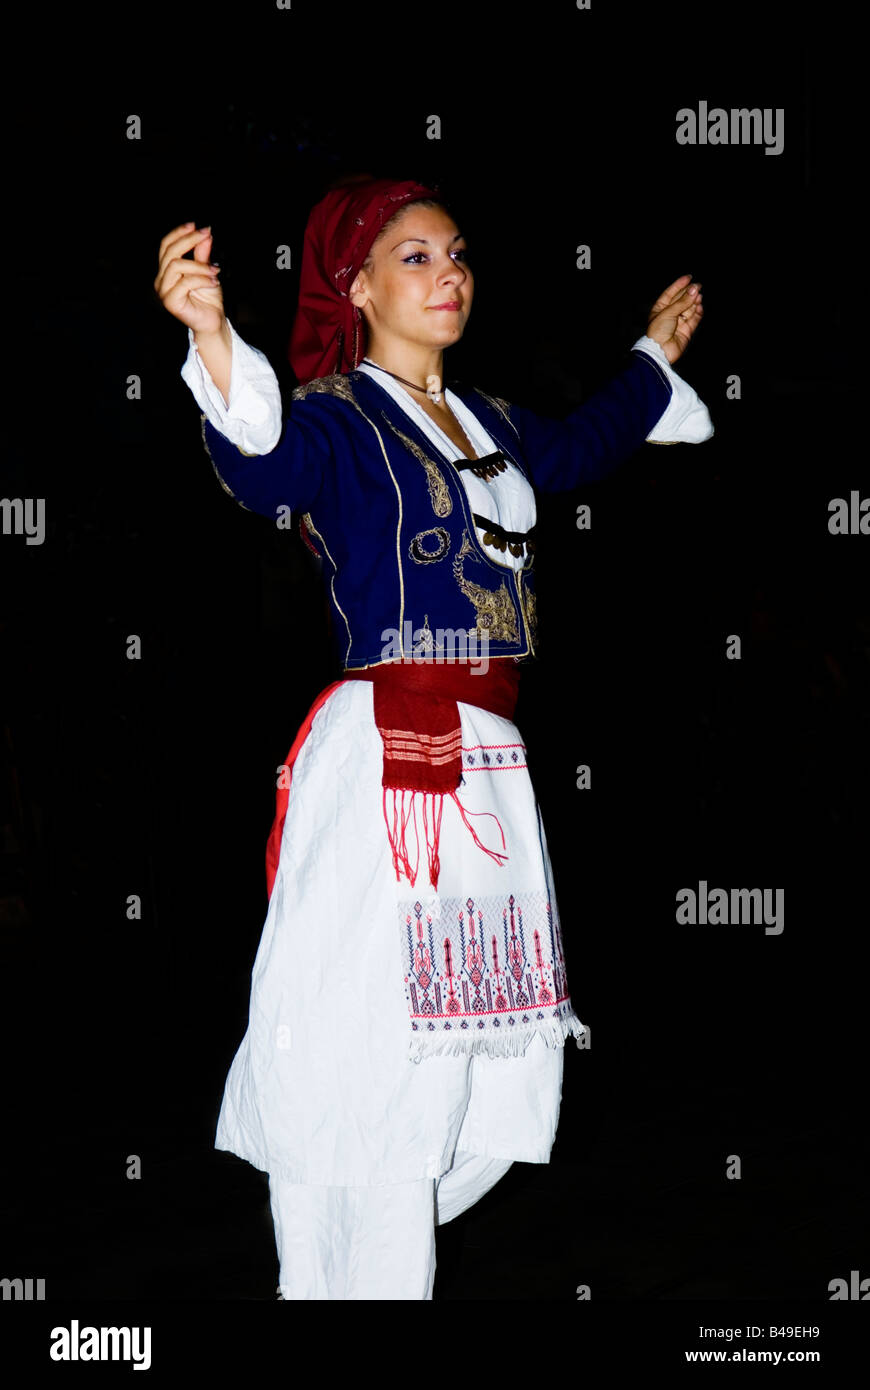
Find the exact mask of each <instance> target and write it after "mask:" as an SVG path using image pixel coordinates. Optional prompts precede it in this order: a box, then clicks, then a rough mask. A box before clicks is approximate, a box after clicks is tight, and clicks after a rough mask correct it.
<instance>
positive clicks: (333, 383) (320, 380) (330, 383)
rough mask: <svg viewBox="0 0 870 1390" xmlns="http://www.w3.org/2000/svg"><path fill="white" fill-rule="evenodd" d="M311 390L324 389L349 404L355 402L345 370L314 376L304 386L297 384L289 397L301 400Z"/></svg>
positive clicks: (354, 403)
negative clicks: (329, 374) (328, 374)
mask: <svg viewBox="0 0 870 1390" xmlns="http://www.w3.org/2000/svg"><path fill="white" fill-rule="evenodd" d="M313 391H325V392H326V393H327V394H328V395H330V396H339V397H340V398H341V400H343V401H348V402H349V404H350V405H356V404H357V402H356V398H355V396H354V394H353V390H352V388H351V384H350V382H349V381H348V379H347V373H346V372H333V373H332V375H331V376H316V377H315V378H314V380H313V381H308V382H306V383H305V385H304V386H297V387H296V389H295V391H293V392H292V394H291V397H290V399H291V400H293V401H302V400H304V399H305V397H306V396H310V395H311V393H312V392H313Z"/></svg>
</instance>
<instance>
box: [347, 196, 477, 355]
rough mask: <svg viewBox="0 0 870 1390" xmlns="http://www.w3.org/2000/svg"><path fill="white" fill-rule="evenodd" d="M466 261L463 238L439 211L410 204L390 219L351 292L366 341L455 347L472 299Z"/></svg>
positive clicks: (471, 282) (440, 209)
mask: <svg viewBox="0 0 870 1390" xmlns="http://www.w3.org/2000/svg"><path fill="white" fill-rule="evenodd" d="M466 257H467V248H466V243H465V237H464V236H462V235H461V234H460V232H459V228H458V227H457V226H456V223H455V222H454V221H453V219H452V217H451V216H450V214H449V213H447V212H445V210H444V209H443V208H426V207H420V206H418V205H417V204H415V203H411V204H409V206H408V207H406V208H403V209H402V211H401V212H399V213H397V214H396V215H395V216H394V217H391V218H390V220H389V222H388V223H387V224H386V226H385V228H384V231H383V234H382V235H381V237H380V238H379V239H378V241H377V243H376V244H375V245H374V246H373V248H372V251H371V259H372V262H373V266H372V268H371V270H370V271H366V270H361V271H360V272H359V274H358V275H357V277H356V279H355V280H354V282H353V285H352V286H351V288H350V301H351V303H352V304H355V305H356V306H357V307H358V308H359V309H361V310H362V312H363V315H364V317H365V320H366V324H367V328H368V334H369V341H371V340H372V339H373V338H374V339H376V340H379V341H381V342H387V341H390V340H393V341H394V340H396V339H403V340H405V341H408V342H412V343H415V344H418V345H420V346H421V347H429V348H445V347H449V346H450V344H451V343H455V342H458V341H459V339H460V338H461V337H462V333H463V330H464V328H465V325H466V323H467V322H468V315H469V314H470V312H471V300H472V296H473V294H474V277H473V275H472V273H471V270H470V269H469V266H468V264H467V259H466ZM442 305H449V306H451V307H448V308H442V307H441V306H442Z"/></svg>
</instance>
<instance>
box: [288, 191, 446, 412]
mask: <svg viewBox="0 0 870 1390" xmlns="http://www.w3.org/2000/svg"><path fill="white" fill-rule="evenodd" d="M438 197H439V189H438V187H437V186H435V187H432V188H429V187H428V186H427V185H426V184H423V183H415V182H413V180H406V181H405V182H401V183H397V182H396V181H395V180H393V179H367V180H365V181H363V182H359V183H355V184H353V185H352V186H350V187H347V186H346V187H344V188H334V189H332V190H331V191H330V192H329V193H327V195H326V197H325V198H321V200H320V202H319V203H317V204H316V205H315V207H314V208H312V211H311V214H310V216H309V218H308V223H307V225H306V228H305V241H304V244H303V247H302V273H301V279H300V285H299V307H298V309H297V311H296V319H295V321H294V324H293V333H292V336H291V338H290V346H289V350H288V353H287V356H288V357H289V359H290V365H291V366H292V368H293V371H294V373H295V374H296V377H297V378H298V380H299V382H300V383H301V384H304V383H305V382H308V381H312V380H313V379H314V378H315V377H319V376H329V375H330V374H331V373H332V372H351V371H353V370H354V369H355V368H356V367H357V366H358V365H359V363H360V361H361V360H362V358H363V357H364V356H365V350H366V332H365V319H364V318H363V316H362V314H361V313H360V311H359V309H357V308H356V306H355V305H353V304H351V302H350V299H349V298H348V291H349V290H350V287H351V285H352V284H353V282H354V279H355V278H356V275H357V273H358V272H359V270H360V269H361V268H362V264H363V261H364V260H365V258H366V256H367V255H368V253H369V251H370V250H371V247H372V243H373V242H374V240H375V237H376V236H377V235H378V233H379V232H380V230H381V228H382V227H383V226H384V225H385V224H386V223H387V222H388V221H389V220H390V218H391V217H392V216H393V215H394V213H396V212H398V211H399V209H400V208H402V207H404V206H405V204H406V203H410V202H414V201H415V200H417V199H420V198H438Z"/></svg>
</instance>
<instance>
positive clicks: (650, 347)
mask: <svg viewBox="0 0 870 1390" xmlns="http://www.w3.org/2000/svg"><path fill="white" fill-rule="evenodd" d="M635 349H637V350H639V351H640V352H644V353H646V354H647V356H648V357H653V358H655V361H656V362H657V363H658V364H659V365H660V366H661V368H662V371H663V372H664V373H665V375H666V376H667V379H668V381H669V383H670V385H671V389H672V394H671V399H670V402H669V404H668V407H667V409H666V410H665V413H664V415H662V417H661V419H660V420H659V421H658V422H657V423H656V425H655V427H654V429H653V430H652V431H651V432H650V433H649V434H648V435H647V437H646V438H647V443H648V444H703V442H704V440H705V439H710V438H711V436H712V435H713V434H714V433H715V431H714V429H713V421H712V420H711V419H710V412H709V411H708V410H707V407H706V406H705V404H704V402H703V401H702V400H700V398H699V397H698V395H697V393H696V392H695V391H694V390H693V389H692V387H691V386H690V385H689V383H688V382H687V381H684V380H683V378H682V377H681V376H677V373H676V372H675V371H674V369H673V367H672V366H671V364H670V362H669V361H668V359H667V356H666V355H665V350H664V348H663V347H662V345H661V343H657V342H656V341H655V339H653V338H647V337H646V336H644V337H642V338H638V340H637V342H636V343H633V344H632V352H634V351H635Z"/></svg>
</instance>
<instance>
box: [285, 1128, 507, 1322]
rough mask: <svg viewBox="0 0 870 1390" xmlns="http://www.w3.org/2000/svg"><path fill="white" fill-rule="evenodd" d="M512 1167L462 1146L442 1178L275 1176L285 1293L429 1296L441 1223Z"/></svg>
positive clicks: (301, 1295) (294, 1296)
mask: <svg viewBox="0 0 870 1390" xmlns="http://www.w3.org/2000/svg"><path fill="white" fill-rule="evenodd" d="M510 1167H511V1163H510V1162H509V1161H505V1160H503V1159H491V1158H482V1157H480V1156H479V1155H478V1154H469V1153H464V1152H462V1151H461V1150H460V1149H457V1150H456V1153H455V1155H454V1161H453V1166H452V1168H450V1170H449V1171H448V1172H446V1173H442V1175H441V1177H440V1178H434V1179H433V1178H423V1179H421V1180H420V1181H419V1182H401V1183H387V1184H385V1185H384V1186H382V1187H320V1186H312V1185H310V1184H308V1183H288V1182H283V1181H282V1180H280V1179H276V1178H275V1177H273V1176H272V1175H271V1174H270V1176H269V1201H270V1204H271V1208H272V1220H273V1222H274V1224H275V1244H276V1247H277V1251H278V1263H279V1270H280V1272H279V1281H280V1282H279V1290H280V1293H281V1296H282V1298H284V1299H288V1300H289V1299H390V1300H395V1301H398V1300H406V1299H413V1300H419V1299H431V1297H432V1288H433V1285H434V1282H435V1227H436V1226H443V1225H445V1223H446V1222H448V1221H452V1220H453V1218H454V1217H456V1216H459V1215H461V1213H462V1212H464V1211H467V1210H468V1208H469V1207H471V1206H473V1205H474V1203H475V1202H477V1201H478V1200H479V1199H480V1198H481V1197H482V1196H483V1195H484V1194H485V1193H486V1192H488V1191H489V1189H490V1188H491V1187H494V1186H495V1184H496V1183H497V1182H498V1180H499V1178H502V1177H504V1175H505V1173H506V1172H507V1170H508V1169H509V1168H510Z"/></svg>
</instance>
